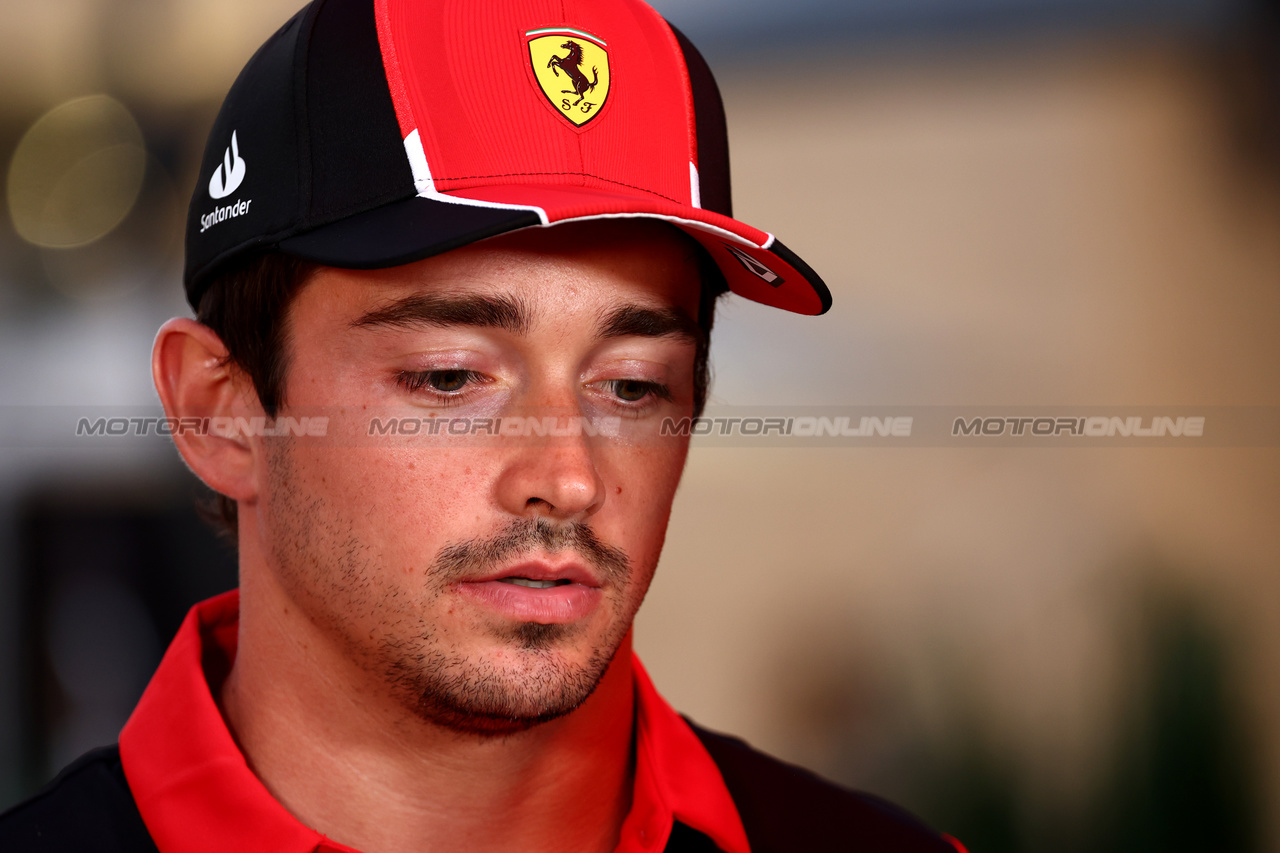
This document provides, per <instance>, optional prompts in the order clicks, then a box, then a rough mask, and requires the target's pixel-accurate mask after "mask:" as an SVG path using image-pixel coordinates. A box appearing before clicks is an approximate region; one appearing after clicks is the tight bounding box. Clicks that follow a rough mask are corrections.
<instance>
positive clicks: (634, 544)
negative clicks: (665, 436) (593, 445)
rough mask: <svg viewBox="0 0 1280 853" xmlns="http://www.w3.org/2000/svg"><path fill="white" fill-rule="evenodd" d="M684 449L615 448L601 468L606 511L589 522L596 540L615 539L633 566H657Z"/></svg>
mask: <svg viewBox="0 0 1280 853" xmlns="http://www.w3.org/2000/svg"><path fill="white" fill-rule="evenodd" d="M687 450H688V445H687V443H683V442H680V443H677V444H675V445H672V446H657V447H652V446H649V447H624V448H614V449H612V450H611V452H610V453H609V454H608V455H607V459H606V464H605V465H602V468H604V470H603V471H602V474H603V480H604V482H605V487H606V489H607V490H608V494H607V497H606V500H605V511H604V512H602V513H600V517H598V518H597V519H595V520H593V521H592V525H593V526H595V527H598V528H600V531H599V532H600V533H601V535H605V534H607V533H614V534H616V535H617V536H618V537H619V538H618V540H617V541H619V542H625V544H624V545H622V547H623V548H624V549H625V550H626V551H627V553H628V555H629V556H630V557H631V558H632V559H633V560H634V561H635V563H636V565H637V566H640V565H648V566H649V567H652V565H653V564H656V563H657V560H658V554H659V552H660V551H661V550H662V542H663V539H664V538H665V536H666V530H667V520H668V518H669V517H670V515H671V502H672V500H673V499H674V498H675V493H676V487H677V486H678V485H679V484H680V475H681V473H682V472H683V470H684V461H685V455H686V452H687Z"/></svg>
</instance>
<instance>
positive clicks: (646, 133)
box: [184, 0, 831, 314]
mask: <svg viewBox="0 0 1280 853" xmlns="http://www.w3.org/2000/svg"><path fill="white" fill-rule="evenodd" d="M784 179H785V178H782V177H780V178H779V180H784ZM636 217H639V218H651V219H659V220H664V221H666V222H669V223H671V224H672V225H674V226H676V227H679V228H681V229H682V230H683V231H685V232H686V233H688V234H689V235H690V236H691V237H693V238H694V239H695V240H697V241H698V242H699V243H700V244H701V245H702V246H703V247H704V248H705V249H706V251H707V252H708V253H709V254H710V256H711V258H712V259H714V261H715V262H716V264H717V266H718V267H719V268H720V270H721V272H722V273H723V274H724V277H725V281H726V283H727V284H728V286H729V289H730V290H732V291H733V292H735V293H738V294H740V295H742V296H744V297H746V298H748V299H751V300H754V301H756V302H760V303H763V304H765V305H770V306H775V307H778V308H783V309H786V310H788V311H793V312H796V313H800V314H821V313H823V312H825V311H826V310H827V309H828V308H829V307H830V305H831V296H830V293H829V291H828V290H827V287H826V285H825V284H823V282H822V279H821V278H819V277H818V275H817V274H816V273H815V272H814V271H813V270H812V269H810V268H809V266H808V265H807V264H805V262H804V261H802V260H801V259H800V258H799V257H797V256H796V255H795V254H794V253H793V252H791V251H790V250H789V249H787V248H786V247H785V246H784V245H783V244H782V243H781V242H779V241H778V240H777V238H775V237H774V236H773V235H772V234H770V233H768V232H765V231H761V230H759V229H757V228H755V227H752V226H750V225H747V224H745V223H742V222H739V221H738V220H736V219H734V218H733V212H732V206H731V200H730V188H729V149H728V140H727V134H726V130H725V119H724V108H723V105H722V103H721V99H720V94H719V91H718V90H717V88H716V84H715V80H714V78H713V77H712V75H711V71H710V69H709V68H708V67H707V64H706V62H705V61H704V60H703V58H702V56H701V55H700V54H699V53H698V51H697V50H696V49H695V48H694V47H693V45H692V44H691V43H690V42H689V40H688V39H687V38H685V37H684V35H683V34H681V33H680V32H679V31H678V30H676V29H675V28H674V27H672V26H671V25H670V24H668V23H667V22H666V21H665V20H664V19H663V18H662V17H661V16H660V15H658V13H657V12H655V11H654V10H653V9H652V8H650V7H649V6H647V5H645V4H644V3H642V2H639V0H483V2H476V0H313V2H311V3H310V4H308V5H307V6H305V7H304V8H303V9H302V10H301V11H299V12H298V13H297V14H296V15H295V16H294V17H293V18H292V19H290V20H289V21H288V22H287V23H286V24H285V25H284V26H283V27H281V28H280V30H279V31H277V32H276V33H275V34H274V35H273V36H272V37H271V38H270V39H268V40H267V42H266V43H265V44H264V45H263V46H262V47H261V48H259V49H258V51H257V53H255V54H254V56H253V57H252V58H251V59H250V60H249V62H248V64H247V65H246V66H245V67H244V69H243V70H242V71H241V73H240V76H239V77H238V78H237V79H236V81H235V83H234V84H233V85H232V87H231V90H230V91H229V93H228V94H227V97H226V100H225V101H224V102H223V105H222V109H221V111H220V112H219V114H218V117H217V119H216V120H215V122H214V125H213V129H212V131H211V133H210V137H209V142H208V145H207V147H206V149H205V154H204V159H203V162H202V165H201V171H200V178H199V181H198V183H197V187H196V191H195V194H194V196H193V198H192V201H191V207H190V210H189V213H188V218H187V232H186V267H185V271H184V285H185V288H186V292H187V298H188V300H189V301H190V302H191V304H192V306H197V305H198V304H199V302H200V298H201V296H202V295H203V293H204V291H205V290H206V289H207V287H208V285H209V283H210V280H211V279H212V278H213V277H214V276H215V275H216V273H217V271H218V270H219V269H220V268H221V267H222V266H223V265H225V264H226V263H228V262H229V261H232V260H233V259H238V258H241V257H244V256H246V255H248V254H251V253H254V252H260V251H264V250H270V249H275V250H279V251H281V252H284V253H286V254H289V255H294V256H297V257H300V258H304V259H307V260H310V261H314V262H317V263H320V264H324V265H326V266H334V267H343V268H348V269H376V268H382V267H391V266H398V265H400V264H406V263H410V262H412V261H416V260H420V259H422V258H425V257H428V256H431V255H434V254H439V253H441V252H446V251H449V250H451V249H455V248H458V247H460V246H464V245H467V244H469V243H473V242H475V241H477V240H482V239H485V238H487V237H492V236H496V235H498V234H502V233H505V232H508V231H514V230H516V229H521V228H536V227H547V226H553V225H556V224H559V223H564V222H576V221H584V220H594V219H620V218H636Z"/></svg>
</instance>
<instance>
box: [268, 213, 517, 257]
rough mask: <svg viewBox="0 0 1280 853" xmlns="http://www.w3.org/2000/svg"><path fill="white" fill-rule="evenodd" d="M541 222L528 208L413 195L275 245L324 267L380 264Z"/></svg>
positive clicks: (429, 252) (436, 251) (444, 248)
mask: <svg viewBox="0 0 1280 853" xmlns="http://www.w3.org/2000/svg"><path fill="white" fill-rule="evenodd" d="M540 224H542V220H541V219H539V218H538V214H536V213H534V212H533V211H530V210H512V209H510V208H495V207H477V206H475V205H468V204H454V203H452V202H447V201H439V200H437V199H432V198H417V197H414V198H409V199H405V200H403V201H397V202H392V203H391V204H387V205H384V206H382V207H379V208H377V209H375V210H370V211H367V212H365V213H360V214H356V215H355V216H349V217H347V218H346V219H343V220H342V221H341V222H335V223H333V224H332V225H327V226H325V227H323V228H318V229H316V230H314V231H310V232H308V233H306V234H300V235H298V236H297V237H291V238H289V239H287V240H283V241H281V243H280V249H281V251H284V252H287V253H289V254H290V255H297V256H298V257H300V258H306V259H307V260H310V261H315V262H316V263H320V264H324V265H325V266H330V267H342V268H345V269H379V268H382V267H393V266H398V265H400V264H408V263H412V262H413V261H420V260H422V259H423V258H427V257H430V256H432V255H438V254H441V253H443V252H448V251H452V250H453V249H457V248H459V247H461V246H466V245H468V244H471V243H474V242H476V241H477V240H484V239H485V238H488V237H496V236H497V235H499V234H504V233H506V232H508V231H514V230H516V229H517V228H527V227H529V226H532V225H540Z"/></svg>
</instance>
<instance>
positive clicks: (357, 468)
mask: <svg viewBox="0 0 1280 853" xmlns="http://www.w3.org/2000/svg"><path fill="white" fill-rule="evenodd" d="M294 459H295V472H294V473H295V479H296V480H297V482H295V483H294V488H295V489H301V490H303V493H302V497H303V498H304V499H305V497H306V493H307V492H310V493H311V494H313V495H315V496H316V497H318V498H320V499H322V500H323V502H324V503H325V504H326V505H327V506H329V507H333V508H336V509H338V511H339V512H340V514H341V515H342V516H343V517H344V523H345V524H347V525H349V526H350V528H351V534H352V536H353V537H354V538H355V539H356V540H358V541H360V542H361V543H362V544H363V545H364V546H366V547H369V548H370V549H372V552H373V553H375V554H377V555H378V557H379V560H380V561H383V562H385V563H387V564H389V567H391V566H393V567H395V568H396V569H398V570H399V571H400V572H405V573H414V572H415V571H418V570H420V569H423V568H425V567H426V566H427V565H428V564H429V563H430V561H431V560H433V559H434V558H435V556H436V555H437V553H438V552H439V550H440V548H441V547H443V546H444V545H446V544H449V543H451V542H456V541H458V540H459V539H464V538H467V533H468V531H472V532H474V531H475V528H476V527H477V520H478V519H479V518H481V517H482V516H483V515H484V509H483V506H484V505H485V504H486V503H487V497H486V496H487V494H488V489H489V485H488V480H487V477H488V475H489V469H490V468H491V460H489V459H487V458H486V457H485V455H484V454H481V453H478V452H475V451H469V450H466V449H461V450H460V449H456V448H454V449H444V448H423V447H398V448H389V447H377V448H370V447H315V448H312V449H305V450H302V451H301V452H299V453H297V454H295V456H294Z"/></svg>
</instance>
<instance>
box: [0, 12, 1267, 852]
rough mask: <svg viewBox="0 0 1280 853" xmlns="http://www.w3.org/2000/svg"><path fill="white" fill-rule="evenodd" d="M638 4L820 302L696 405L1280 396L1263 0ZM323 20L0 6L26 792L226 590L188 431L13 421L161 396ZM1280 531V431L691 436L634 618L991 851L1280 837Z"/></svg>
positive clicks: (753, 325) (708, 679)
mask: <svg viewBox="0 0 1280 853" xmlns="http://www.w3.org/2000/svg"><path fill="white" fill-rule="evenodd" d="M656 5H657V6H658V8H659V10H660V11H662V12H663V13H664V14H666V15H667V16H668V17H669V18H670V19H671V20H672V21H673V22H674V23H676V24H677V25H678V26H680V27H681V28H682V29H683V30H685V32H686V33H688V34H689V36H690V37H691V38H692V39H693V40H694V41H695V43H697V44H698V45H699V46H700V47H702V48H703V51H704V53H705V54H706V55H707V57H708V59H709V60H710V62H711V65H712V67H713V68H714V69H715V70H716V72H717V75H718V77H719V79H720V82H721V87H722V90H723V94H724V98H725V102H726V108H727V111H728V117H729V125H730V139H731V144H732V156H733V179H734V188H735V203H736V204H735V207H736V212H737V214H738V215H739V216H740V217H741V218H743V219H745V220H746V221H748V222H752V223H755V224H758V225H760V226H761V227H763V228H766V229H768V230H770V231H772V232H774V233H776V234H778V235H779V236H780V237H781V238H782V240H783V241H784V242H786V243H787V244H788V245H789V246H790V247H791V248H793V249H795V250H796V251H797V252H799V253H800V254H801V255H802V256H803V257H804V258H805V259H806V260H808V261H809V262H810V263H811V264H812V265H813V266H814V267H815V268H816V269H818V270H819V271H820V272H821V273H822V274H823V276H824V277H825V278H826V280H827V282H828V283H829V284H830V286H831V289H832V291H833V293H834V297H835V307H834V308H833V309H832V311H831V312H830V313H829V314H828V315H827V316H825V317H823V318H821V319H812V318H799V317H790V316H782V315H781V314H780V313H779V312H774V311H769V310H767V309H762V308H759V307H758V306H755V305H753V304H750V303H747V302H745V301H742V300H738V299H732V298H731V299H728V300H726V301H724V302H722V304H721V309H720V314H719V319H718V320H717V327H716V333H715V343H714V347H713V364H714V369H715V373H716V384H715V386H714V389H713V397H712V404H713V405H731V406H861V405H874V406H894V405H896V406H1011V407H1014V406H1016V407H1027V406H1082V407H1087V406H1122V407H1123V406H1135V407H1136V406H1171V407H1183V408H1185V407H1195V406H1201V407H1204V406H1216V407H1258V406H1261V407H1274V406H1280V333H1278V330H1280V5H1278V4H1277V2H1275V0H1265V2H1264V0H1254V2H1250V0H1234V1H1233V0H1038V2H1033V1H1032V0H792V2H789V3H784V4H779V3H766V2H764V0H661V2H657V3H656ZM296 7H297V3H296V2H293V0H252V2H250V0H216V2H214V0H53V2H44V3H28V2H19V0H3V2H0V15H3V26H2V27H0V156H2V157H3V161H2V162H3V165H4V167H5V172H4V180H5V184H4V186H5V203H4V205H3V209H4V213H3V216H2V217H0V807H4V806H7V805H9V804H11V803H13V802H16V801H17V800H18V799H19V798H21V797H22V796H24V795H25V794H27V793H30V792H31V791H33V790H35V789H36V788H37V787H38V786H39V785H41V784H43V783H44V782H45V781H47V780H48V779H49V778H50V777H51V775H52V774H53V773H54V772H56V770H57V768H59V767H60V766H62V765H63V764H65V763H66V762H67V761H69V760H71V759H72V758H74V757H75V756H76V755H78V754H79V753H81V752H82V751H84V750H85V749H88V748H91V747H93V746H96V745H100V744H102V743H106V742H110V741H112V740H113V739H114V737H115V735H116V733H117V732H118V730H119V727H120V725H121V724H122V722H123V721H124V719H125V717H126V716H127V715H128V713H129V710H130V709H131V707H132V705H133V703H134V701H136V698H137V696H138V694H139V693H140V691H141V689H142V687H143V686H144V685H145V683H146V680H147V678H148V676H149V674H150V672H151V670H152V668H153V667H154V666H155V664H156V662H157V661H158V659H159V655H160V653H161V651H162V650H163V648H164V646H165V644H166V643H167V641H168V639H169V637H170V636H171V635H172V633H173V631H174V630H175V629H176V627H177V624H178V622H179V621H180V619H181V617H182V614H183V612H184V611H185V609H186V607H187V606H189V604H190V603H191V602H193V601H195V600H197V599H199V598H202V597H205V596H207V595H209V594H212V593H214V592H217V591H220V590H222V589H226V588H229V587H230V586H232V585H234V583H235V567H234V555H233V554H232V553H231V552H230V551H229V550H228V549H227V548H226V547H225V546H224V545H223V544H222V543H220V542H219V541H218V540H217V539H216V537H215V536H214V535H213V534H212V533H211V532H210V531H209V529H208V528H207V527H205V526H203V524H202V522H201V521H200V520H199V519H198V518H197V517H196V515H195V512H194V510H193V507H192V499H193V496H194V495H195V494H196V485H195V483H194V482H193V481H192V479H191V478H190V476H189V475H188V474H187V473H186V471H185V469H183V468H182V466H181V465H180V463H179V461H178V459H177V455H176V453H174V452H173V450H172V448H171V447H170V446H168V445H167V443H166V442H164V441H160V440H157V441H121V442H108V443H92V444H86V445H85V446H77V445H75V443H68V442H62V443H58V442H47V441H42V440H41V436H40V435H39V433H38V430H37V431H35V432H33V431H32V430H31V429H30V424H31V422H32V421H31V418H30V415H31V413H32V412H41V411H70V410H71V409H69V408H68V407H75V406H81V407H83V406H98V407H122V410H123V409H124V408H129V409H130V410H131V411H134V410H138V409H153V408H154V407H155V406H156V400H155V397H154V393H153V391H152V389H151V382H150V376H149V368H148V361H149V352H150V345H151V340H152V337H153V335H154V331H155V329H156V328H157V326H158V325H159V324H160V322H162V321H163V320H164V319H166V318H167V317H169V316H172V315H174V314H181V313H186V311H187V309H186V306H185V303H184V302H183V300H182V296H181V291H180V285H179V279H180V266H181V233H182V226H181V222H182V217H183V215H184V213H185V208H186V200H187V198H188V197H189V195H190V193H191V190H192V187H193V186H194V184H195V173H196V167H197V161H198V157H199V153H200V150H201V148H202V146H203V144H204V138H205V134H206V133H207V131H208V128H209V126H210V125H211V123H212V120H213V116H214V113H215V111H216V109H217V105H218V103H219V100H220V98H221V97H222V95H223V94H224V93H225V91H226V89H227V87H228V86H229V85H230V83H231V81H232V79H233V78H234V76H235V74H236V72H237V71H238V70H239V68H240V66H241V65H242V64H243V63H244V62H245V60H246V59H247V58H248V57H249V55H250V54H251V53H252V52H253V50H254V49H255V48H256V46H257V45H258V44H259V43H260V42H261V41H262V40H263V39H264V38H265V37H266V36H267V35H268V34H269V33H270V32H271V31H273V30H274V29H275V28H276V27H277V26H278V25H279V24H280V23H282V22H283V21H284V20H285V19H286V18H287V17H288V16H289V15H290V14H292V13H293V12H294V11H295V9H296ZM19 423H21V424H24V425H25V426H23V427H22V428H19V427H18V426H15V424H19ZM1264 444H1265V443H1264ZM1278 534H1280V446H1277V445H1276V444H1275V443H1273V444H1271V445H1269V446H1260V447H1224V446H1202V447H1195V448H1182V447H1172V448H1153V447H1093V448H1089V447H1078V448H1074V447H1054V448H1034V447H1010V446H1005V447H982V448H977V447H975V448H966V447H954V446H947V447H921V446H912V447H898V448H895V447H883V446H877V447H858V446H853V445H851V446H844V447H828V448H806V449H785V448H771V449H764V448H758V447H757V448H752V447H744V446H739V447H726V446H707V445H699V444H698V443H697V442H695V449H694V451H693V453H692V454H691V457H690V462H689V467H688V471H687V474H686V477H685V481H684V484H683V486H682V488H681V492H680V494H679V496H678V498H677V502H676V508H675V513H674V517H673V521H672V525H671V529H670V533H669V536H668V543H667V548H666V551H665V554H664V557H663V563H662V566H661V567H660V570H659V575H658V579H657V581H656V582H655V585H654V587H653V590H652V592H651V594H650V598H649V601H648V602H647V603H646V605H645V608H644V609H643V610H642V611H641V616H640V620H639V623H638V627H637V645H638V648H639V650H640V653H641V656H642V658H643V659H644V660H645V662H646V664H647V666H648V668H649V669H650V672H651V674H652V675H653V676H654V679H655V681H656V682H657V684H658V686H659V688H660V689H662V690H663V692H664V693H665V694H666V695H667V697H668V698H669V699H670V700H671V701H672V703H673V704H674V705H675V706H676V707H677V708H679V709H681V710H682V711H684V712H685V713H687V714H689V715H690V716H691V717H693V718H694V719H695V720H697V721H699V722H700V723H702V724H703V725H706V726H709V727H711V728H718V729H722V730H726V731H730V732H734V733H736V734H738V735H740V736H742V737H745V738H746V739H748V740H750V741H752V742H753V743H755V744H756V745H757V746H759V747H761V748H764V749H767V750H769V751H771V752H774V753H775V754H777V755H779V756H782V757H784V758H787V759H789V760H791V761H794V762H797V763H800V764H803V765H806V766H808V767H811V768H814V769H815V770H817V771H819V772H821V773H823V774H825V775H827V776H829V777H831V778H834V779H837V780H839V781H841V782H844V783H846V784H849V785H853V786H857V787H860V788H865V789H868V790H871V791H874V792H877V793H880V794H883V795H885V796H888V797H890V798H892V799H895V800H897V801H899V802H901V803H903V804H905V805H907V806H908V807H910V808H911V809H913V810H915V811H917V812H918V813H920V814H921V815H923V816H924V817H926V818H927V819H928V820H930V821H931V822H933V823H934V824H935V825H937V826H938V827H939V828H941V829H944V830H946V831H947V832H950V833H952V834H954V835H956V836H957V837H959V838H960V839H961V840H963V841H964V842H965V843H966V844H967V845H968V846H969V848H970V849H971V850H972V851H974V853H999V851H1059V850H1062V851H1066V850H1104V851H1105V850H1117V851H1118V850H1126V851H1134V850H1161V851H1178V850H1188V851H1190V850H1196V851H1205V850H1215V851H1237V850H1238V851H1246V850H1280V535H1278Z"/></svg>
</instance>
